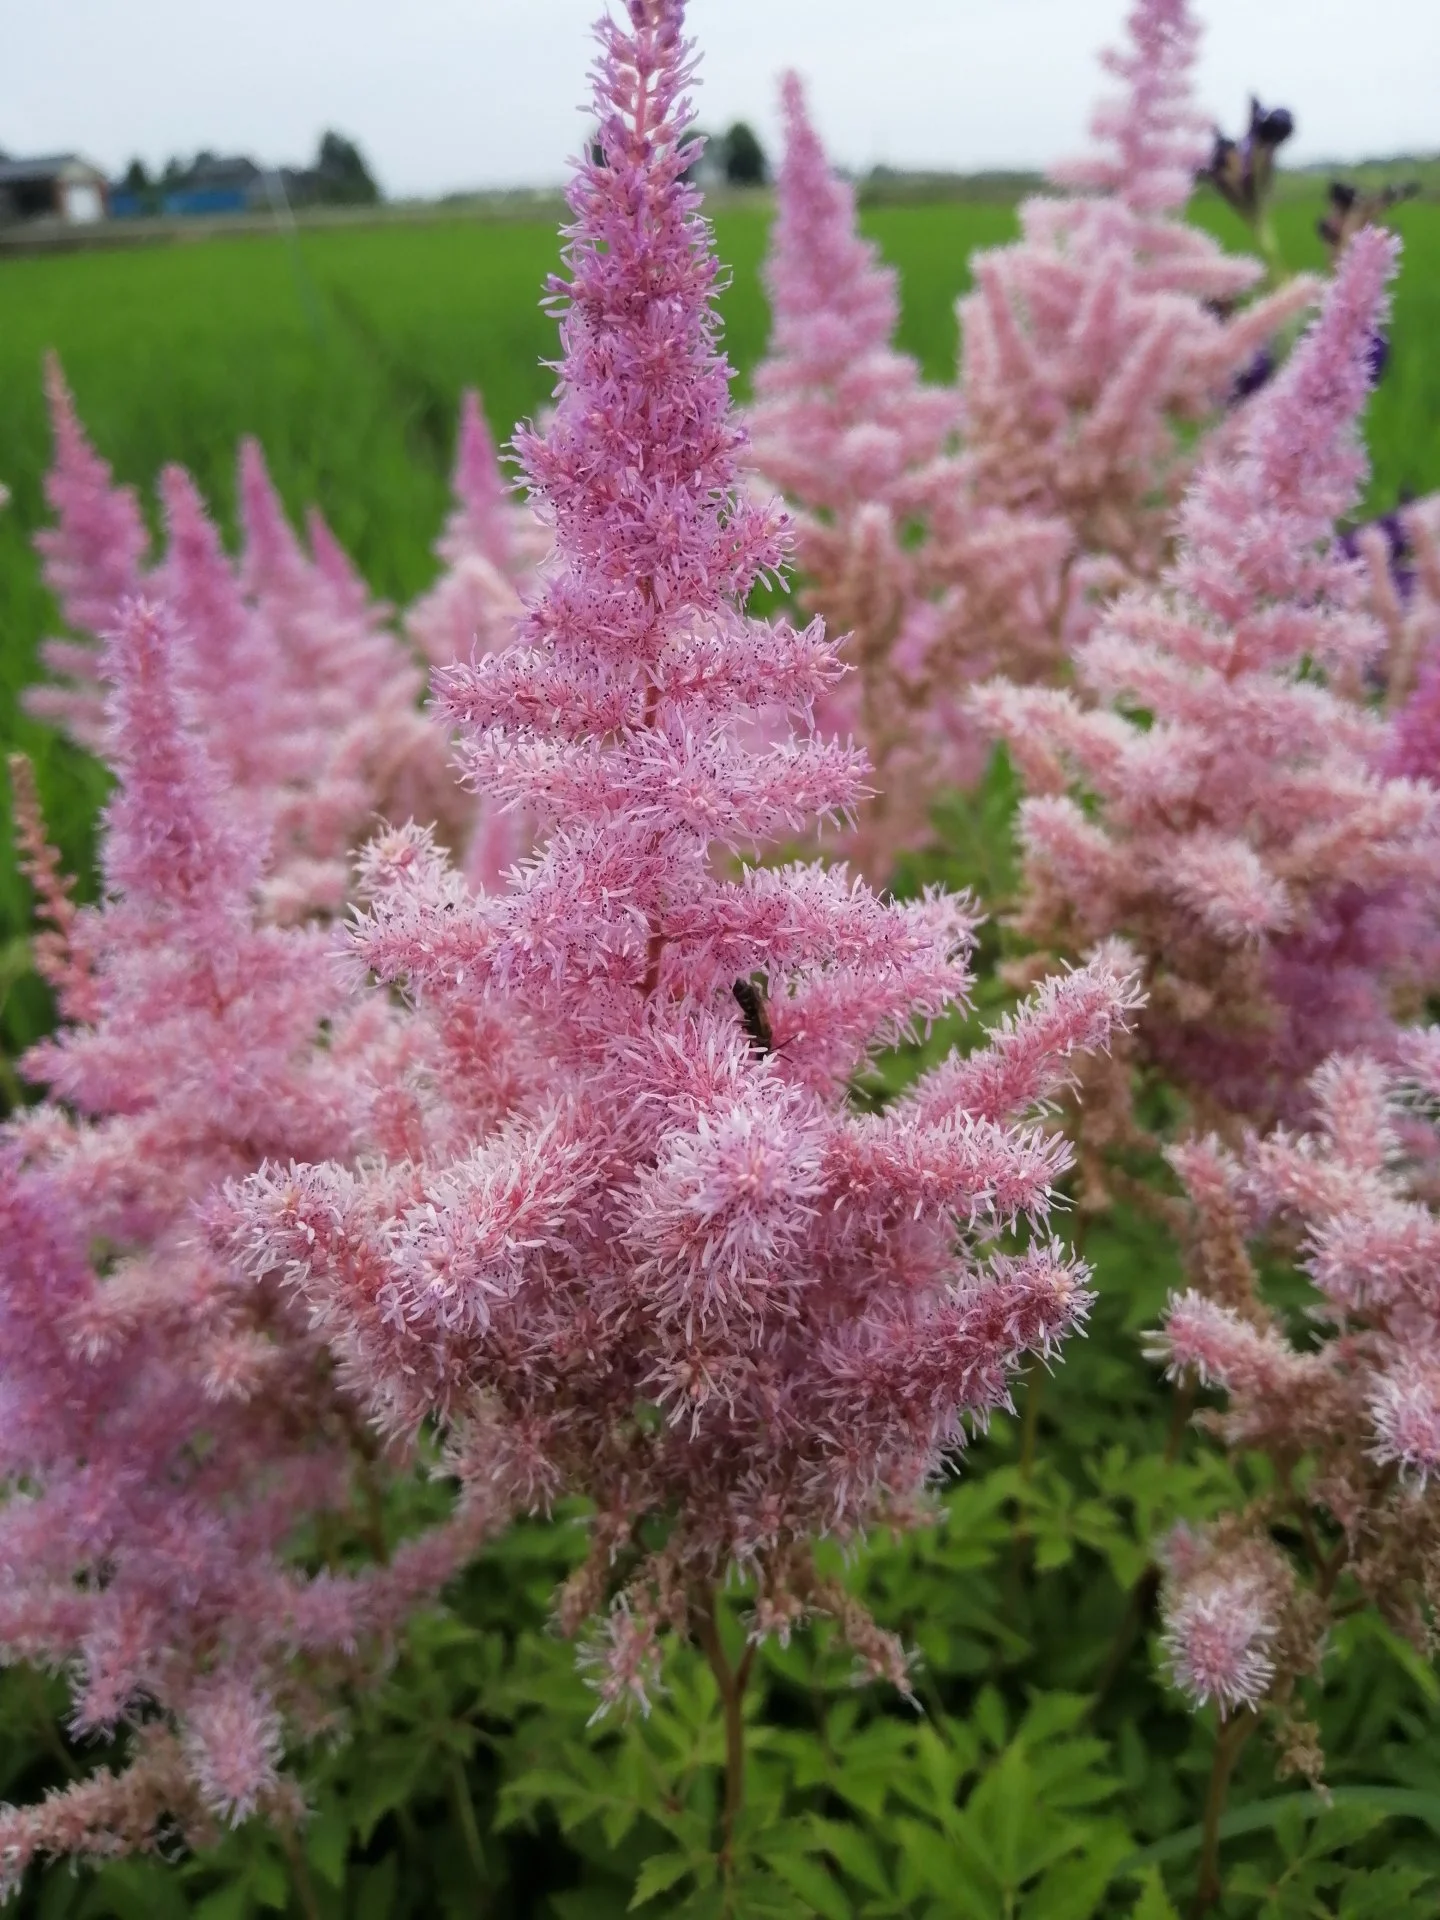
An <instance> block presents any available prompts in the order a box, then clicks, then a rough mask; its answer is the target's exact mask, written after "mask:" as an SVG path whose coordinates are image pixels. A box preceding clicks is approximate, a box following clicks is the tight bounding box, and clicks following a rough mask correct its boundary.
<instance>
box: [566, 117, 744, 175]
mask: <svg viewBox="0 0 1440 1920" xmlns="http://www.w3.org/2000/svg"><path fill="white" fill-rule="evenodd" d="M697 142H703V143H704V146H703V151H702V152H701V153H698V154H697V155H696V157H695V159H694V161H693V162H692V163H691V165H690V167H689V168H688V169H687V176H686V177H687V178H688V179H690V180H693V181H695V182H696V183H697V184H699V185H701V186H713V185H714V184H715V183H716V182H717V181H723V182H724V183H725V185H726V186H730V187H763V186H764V185H765V184H766V183H767V182H768V180H769V178H770V163H769V161H768V160H767V159H766V157H765V149H764V147H762V146H761V144H760V140H759V137H758V135H757V134H756V132H755V130H754V128H753V127H751V126H749V125H747V124H746V122H745V121H743V120H737V121H736V122H735V124H734V125H733V126H732V127H730V128H729V129H728V130H727V131H726V132H725V133H721V134H714V133H705V132H703V131H702V130H701V129H700V128H699V127H692V128H691V129H690V131H689V132H688V133H687V134H686V135H685V136H684V141H683V144H684V145H685V146H692V145H694V144H696V143H697ZM590 152H591V156H592V157H593V158H594V159H595V160H597V161H598V160H599V159H600V158H601V154H600V146H599V142H598V141H597V140H594V139H592V140H591V142H590Z"/></svg>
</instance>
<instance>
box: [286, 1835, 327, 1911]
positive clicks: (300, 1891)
mask: <svg viewBox="0 0 1440 1920" xmlns="http://www.w3.org/2000/svg"><path fill="white" fill-rule="evenodd" d="M280 1844H281V1846H282V1847H283V1848H284V1849H285V1858H286V1859H287V1861H288V1862H289V1863H290V1877H291V1879H292V1880H293V1881H294V1882H295V1897H296V1899H297V1900H298V1901H299V1902H300V1911H301V1912H302V1913H303V1914H304V1915H305V1920H320V1902H319V1901H318V1900H317V1899H316V1897H315V1882H314V1881H313V1880H312V1879H311V1878H310V1863H309V1861H308V1860H307V1859H306V1858H305V1849H304V1847H302V1846H301V1844H300V1836H299V1834H298V1833H296V1831H295V1829H294V1827H293V1826H292V1825H291V1823H290V1822H289V1821H288V1820H286V1821H284V1822H282V1824H281V1827H280Z"/></svg>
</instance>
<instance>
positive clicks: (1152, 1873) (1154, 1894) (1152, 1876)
mask: <svg viewBox="0 0 1440 1920" xmlns="http://www.w3.org/2000/svg"><path fill="white" fill-rule="evenodd" d="M1130 1920H1180V1916H1179V1914H1178V1913H1177V1912H1176V1911H1175V1909H1174V1907H1173V1906H1172V1905H1171V1904H1170V1899H1169V1896H1168V1895H1167V1894H1166V1892H1165V1882H1164V1881H1163V1880H1162V1879H1161V1878H1160V1869H1159V1868H1158V1867H1151V1868H1150V1869H1149V1871H1148V1872H1147V1873H1146V1875H1145V1884H1144V1886H1143V1887H1142V1888H1141V1891H1140V1898H1139V1899H1138V1900H1137V1901H1136V1902H1135V1905H1134V1908H1133V1909H1132V1911H1131V1914H1130Z"/></svg>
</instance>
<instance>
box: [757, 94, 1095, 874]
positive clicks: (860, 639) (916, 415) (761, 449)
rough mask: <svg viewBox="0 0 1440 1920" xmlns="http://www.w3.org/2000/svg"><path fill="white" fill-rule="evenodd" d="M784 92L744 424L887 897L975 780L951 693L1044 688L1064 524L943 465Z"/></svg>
mask: <svg viewBox="0 0 1440 1920" xmlns="http://www.w3.org/2000/svg"><path fill="white" fill-rule="evenodd" d="M783 92H784V106H785V121H786V145H785V157H784V160H783V163H782V165H781V168H780V173H779V179H778V183H777V216H776V220H775V226H774V229H773V232H772V238H771V252H770V260H769V265H768V268H767V277H768V281H769V287H770V295H771V302H772V306H773V311H774V329H773V333H772V338H771V343H770V349H769V354H768V357H767V358H766V359H765V360H764V361H763V362H762V363H761V364H760V366H759V367H758V368H757V369H756V373H755V390H756V395H757V399H756V403H755V405H754V407H753V408H752V410H751V413H750V419H749V425H750V430H751V435H752V440H753V453H754V459H755V463H756V465H757V467H758V468H759V471H760V473H761V474H762V475H763V476H764V478H765V480H766V481H768V482H771V483H773V484H774V485H775V486H777V487H779V488H780V490H781V491H782V492H783V493H784V495H785V497H786V499H787V501H789V502H790V503H791V506H792V509H793V511H794V516H795V517H794V522H793V524H794V532H795V545H796V557H797V560H798V562H799V566H800V568H801V570H802V573H803V576H804V587H803V591H802V594H801V598H802V600H803V603H804V605H805V606H806V607H807V608H809V609H810V610H812V611H814V612H817V613H820V614H822V615H823V616H824V618H825V620H826V621H827V623H828V625H829V626H830V628H831V630H832V631H835V632H840V633H843V634H845V635H846V640H845V643H844V648H843V655H842V657H843V658H844V659H845V660H846V661H847V663H848V664H850V665H851V666H852V667H853V668H854V669H855V671H854V672H853V673H852V674H850V675H848V676H847V678H846V679H845V680H844V681H843V682H842V683H841V684H840V685H839V687H837V688H836V689H835V690H834V691H833V692H832V693H831V694H830V695H829V696H828V698H827V699H826V700H825V701H824V702H823V703H822V705H821V706H820V708H819V710H818V717H819V721H820V724H821V725H822V726H824V727H826V728H827V729H829V730H831V731H834V732H837V733H851V734H853V735H854V736H855V737H856V738H857V739H858V740H860V742H861V743H862V744H863V746H864V747H865V750H866V752H867V754H868V755H869V758H870V761H871V764H872V766H873V768H874V770H875V792H874V794H873V795H872V796H871V798H870V799H869V800H868V801H867V802H866V803H865V805H864V806H863V807H862V809H861V811H860V816H859V826H858V831H857V832H855V833H853V834H852V835H851V836H850V837H849V839H848V841H847V845H846V850H847V852H848V853H850V854H851V855H852V856H853V857H854V858H855V860H856V861H857V862H858V863H859V864H860V865H861V866H862V867H863V868H864V869H865V870H866V871H867V872H868V873H870V874H872V875H873V876H874V878H876V879H877V880H881V881H883V880H885V879H887V878H888V877H889V873H890V870H891V868H892V867H893V864H894V858H895V855H896V853H897V852H899V851H900V850H901V849H902V848H904V847H906V846H909V845H914V844H915V843H916V842H917V841H919V840H923V838H924V837H925V834H926V831H927V828H928V825H929V811H930V807H931V806H932V805H933V802H934V800H935V797H936V795H937V793H938V792H939V791H940V790H941V789H942V788H944V787H945V786H947V785H968V784H970V783H972V782H973V780H974V779H975V777H976V775H977V773H978V771H979V766H980V762H981V757H982V756H981V748H980V742H979V741H978V739H977V736H976V731H975V727H974V724H973V722H972V721H971V720H970V719H969V718H968V716H967V715H966V714H965V712H964V710H963V707H962V705H961V702H960V698H959V695H960V691H961V689H962V688H963V686H964V684H965V683H966V682H967V681H971V680H974V679H976V678H978V677H980V676H981V675H983V674H985V673H988V672H994V671H997V670H1000V669H1002V668H1003V669H1004V670H1006V671H1009V672H1012V673H1014V674H1015V675H1016V676H1017V677H1020V678H1029V677H1035V678H1048V677H1050V676H1051V675H1052V674H1053V673H1054V671H1055V667H1056V662H1057V659H1058V657H1059V654H1060V650H1061V641H1060V636H1061V629H1062V626H1063V612H1064V599H1065V577H1064V568H1065V562H1066V560H1067V558H1068V555H1069V550H1070V545H1071V542H1070V535H1069V531H1068V528H1067V527H1066V526H1065V524H1064V523H1063V522H1062V521H1058V520H1046V519H1043V518H1042V517H1041V516H1040V515H1038V514H1033V513H1025V514H1012V513H1009V512H1007V511H1006V510H1005V509H1003V508H1000V507H994V506H989V507H987V506H983V505H981V504H980V503H979V502H978V501H977V500H976V499H975V498H974V489H973V485H972V474H971V469H970V466H969V464H968V463H967V462H966V461H965V460H964V459H962V458H960V457H958V456H957V455H956V453H955V452H954V443H955V439H956V432H957V428H958V424H959V400H958V395H957V394H956V393H955V392H954V390H953V389H950V388H940V387H927V386H925V385H924V384H922V382H921V380H920V376H919V369H918V368H917V366H916V364H915V362H914V360H912V359H911V358H910V357H909V355H907V354H902V353H899V352H897V351H896V349H895V347H894V345H893V340H894V335H895V330H896V327H897V325H898V322H899V300H898V297H897V293H896V283H895V274H894V272H893V270H891V269H890V268H887V267H883V266H881V264H880V262H879V260H878V258H877V255H876V250H875V248H874V247H873V246H872V245H871V244H870V243H869V242H868V241H865V240H863V239H862V238H861V237H860V234H859V232H858V231H857V228H856V220H855V195H854V191H853V189H852V188H851V187H850V186H849V185H847V184H846V183H845V182H844V181H842V180H840V179H838V178H837V177H836V176H835V174H834V173H833V172H832V171H831V170H830V168H829V166H828V165H827V163H826V159H825V154H824V151H823V149H822V148H821V145H820V141H819V139H818V137H817V136H816V134H815V131H814V128H813V127H812V126H811V124H810V121H809V119H808V117H807V115H806V111H805V100H804V95H803V92H802V90H801V86H800V82H799V80H798V78H797V77H796V76H795V75H794V74H790V75H788V76H787V78H786V80H785V82H784V89H783Z"/></svg>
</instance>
